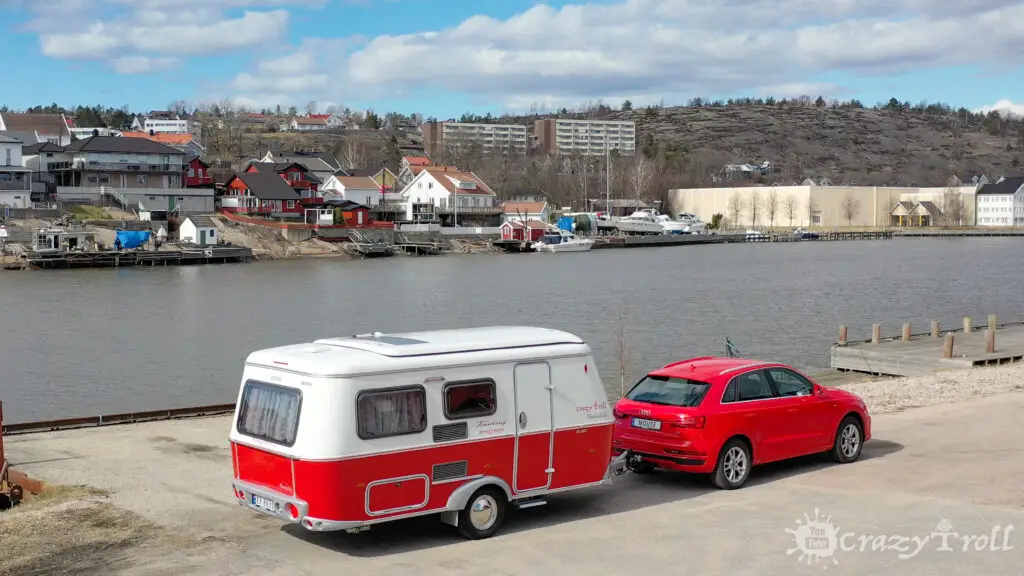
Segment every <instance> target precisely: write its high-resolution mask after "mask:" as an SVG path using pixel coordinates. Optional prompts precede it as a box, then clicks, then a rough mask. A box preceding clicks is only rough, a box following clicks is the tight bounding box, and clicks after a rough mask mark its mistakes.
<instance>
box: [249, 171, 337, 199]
mask: <svg viewBox="0 0 1024 576" xmlns="http://www.w3.org/2000/svg"><path fill="white" fill-rule="evenodd" d="M245 171H246V172H248V173H250V174H251V173H253V172H260V173H273V174H280V176H281V178H283V179H284V180H286V181H287V182H288V184H289V185H290V186H291V187H292V188H294V189H295V191H296V192H297V193H298V194H299V196H300V197H302V198H316V197H317V190H319V188H320V185H321V184H323V180H321V179H320V178H319V177H317V176H316V175H315V174H313V173H312V172H310V171H309V169H308V168H306V167H305V166H303V165H302V164H299V163H298V162H250V163H249V165H248V166H246V168H245Z"/></svg>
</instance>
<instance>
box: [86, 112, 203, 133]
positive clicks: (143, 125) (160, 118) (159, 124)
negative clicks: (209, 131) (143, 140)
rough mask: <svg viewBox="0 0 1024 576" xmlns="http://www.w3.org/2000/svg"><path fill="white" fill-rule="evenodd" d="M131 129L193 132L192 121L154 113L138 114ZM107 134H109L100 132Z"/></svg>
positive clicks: (160, 131)
mask: <svg viewBox="0 0 1024 576" xmlns="http://www.w3.org/2000/svg"><path fill="white" fill-rule="evenodd" d="M131 129H132V130H133V131H135V132H146V133H147V134H148V133H149V132H151V131H152V132H154V133H156V134H191V133H192V123H191V122H189V121H188V120H182V119H181V118H178V117H177V116H173V117H172V116H171V115H167V114H153V115H151V116H150V117H149V118H146V117H143V116H136V117H135V118H134V119H133V120H132V125H131ZM100 136H107V134H100Z"/></svg>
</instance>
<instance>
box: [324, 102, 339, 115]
mask: <svg viewBox="0 0 1024 576" xmlns="http://www.w3.org/2000/svg"><path fill="white" fill-rule="evenodd" d="M324 113H325V114H330V115H332V116H333V115H335V114H337V113H338V107H337V106H335V105H334V104H331V105H330V106H328V107H327V108H326V109H325V110H324Z"/></svg>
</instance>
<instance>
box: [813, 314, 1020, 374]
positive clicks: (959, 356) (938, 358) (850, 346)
mask: <svg viewBox="0 0 1024 576" xmlns="http://www.w3.org/2000/svg"><path fill="white" fill-rule="evenodd" d="M930 328H931V329H930V330H929V331H928V332H914V331H913V327H912V326H911V324H910V323H904V324H903V325H902V326H901V332H900V335H899V336H894V337H884V336H882V325H881V324H874V325H872V335H871V339H870V340H862V341H855V342H851V341H847V328H846V327H845V326H840V328H839V340H838V341H837V342H836V343H834V344H833V345H832V353H831V357H832V362H831V365H832V368H834V369H836V370H843V371H850V372H861V373H865V374H875V375H879V376H923V375H927V374H931V373H934V372H937V371H939V370H950V369H953V370H957V369H965V368H971V367H974V366H992V365H999V364H1007V363H1012V362H1020V361H1022V360H1024V323H1022V322H1016V323H1003V324H1000V323H998V322H997V321H996V316H995V314H991V315H989V317H988V323H987V324H985V325H983V326H976V325H975V324H974V321H973V320H972V319H971V318H970V317H965V318H964V319H963V324H962V326H961V327H955V328H954V329H952V330H942V327H941V326H940V324H939V321H938V320H932V321H931V326H930Z"/></svg>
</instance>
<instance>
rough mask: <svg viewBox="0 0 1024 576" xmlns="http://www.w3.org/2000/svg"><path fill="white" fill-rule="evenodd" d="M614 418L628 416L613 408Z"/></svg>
mask: <svg viewBox="0 0 1024 576" xmlns="http://www.w3.org/2000/svg"><path fill="white" fill-rule="evenodd" d="M612 416H614V417H615V418H625V417H626V415H625V414H623V413H622V411H621V410H619V409H618V408H612Z"/></svg>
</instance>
